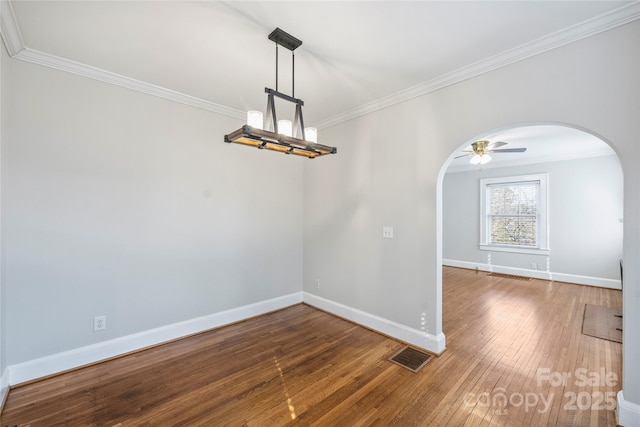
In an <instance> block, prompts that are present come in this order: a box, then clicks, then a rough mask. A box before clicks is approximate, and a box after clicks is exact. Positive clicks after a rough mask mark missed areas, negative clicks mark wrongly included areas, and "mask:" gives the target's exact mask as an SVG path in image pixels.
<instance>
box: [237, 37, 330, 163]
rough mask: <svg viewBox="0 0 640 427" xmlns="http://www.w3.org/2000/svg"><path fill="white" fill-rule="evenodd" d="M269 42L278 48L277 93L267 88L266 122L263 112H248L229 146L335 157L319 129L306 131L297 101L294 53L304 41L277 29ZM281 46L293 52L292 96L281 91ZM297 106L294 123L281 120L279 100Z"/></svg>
mask: <svg viewBox="0 0 640 427" xmlns="http://www.w3.org/2000/svg"><path fill="white" fill-rule="evenodd" d="M269 40H271V41H273V42H275V45H276V89H275V90H273V89H270V88H265V89H264V91H265V93H266V94H267V110H266V118H265V119H264V121H263V115H262V112H260V111H256V110H250V111H248V112H247V124H245V125H244V126H242V127H241V128H240V129H237V130H235V131H233V132H231V133H229V134H227V135H225V136H224V141H225V142H227V143H236V144H243V145H248V146H253V147H256V148H259V149H266V150H272V151H278V152H281V153H285V154H294V155H297V156H303V157H307V158H310V159H313V158H316V157H320V156H324V155H327V154H335V153H336V152H337V149H336V147H330V146H327V145H322V144H318V131H317V129H316V128H305V127H304V119H303V117H302V106H303V105H304V101H303V100H301V99H298V98H296V97H295V54H294V51H295V50H296V49H297V48H298V47H299V46H300V45H301V44H302V41H300V40H298V39H297V38H295V37H293V36H292V35H290V34H288V33H286V32H285V31H282V30H281V29H280V28H276V29H275V30H273V31H272V32H271V34H269ZM278 46H282V47H285V48H287V49H289V50H290V51H291V58H292V60H291V63H292V84H291V86H292V93H291V96H289V95H287V94H284V93H282V92H280V91H278ZM276 97H277V98H279V99H282V100H285V101H288V102H291V103H293V104H295V114H294V118H293V122H292V121H290V120H278V119H277V115H276V107H275V98H276Z"/></svg>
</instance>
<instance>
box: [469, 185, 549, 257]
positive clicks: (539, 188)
mask: <svg viewBox="0 0 640 427" xmlns="http://www.w3.org/2000/svg"><path fill="white" fill-rule="evenodd" d="M480 194H481V197H480V212H481V214H480V215H481V217H480V249H486V250H492V251H505V252H523V253H536V254H547V255H548V253H549V249H548V246H547V241H548V230H547V175H546V174H536V175H524V176H512V177H504V178H489V179H482V180H480Z"/></svg>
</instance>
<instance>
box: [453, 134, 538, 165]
mask: <svg viewBox="0 0 640 427" xmlns="http://www.w3.org/2000/svg"><path fill="white" fill-rule="evenodd" d="M507 144H508V142H502V141H495V142H490V141H487V140H480V141H476V142H474V143H473V144H471V145H470V146H469V147H467V148H465V149H464V150H462V151H463V152H464V153H465V154H463V155H462V156H458V157H456V159H458V158H460V157H465V156H470V155H473V157H471V160H470V161H469V162H470V163H471V164H473V165H477V164H480V165H484V164H485V163H489V162H490V161H491V156H489V154H487V153H524V152H525V151H527V149H526V148H524V147H523V148H501V149H497V148H498V147H503V146H505V145H507Z"/></svg>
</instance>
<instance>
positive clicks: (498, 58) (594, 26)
mask: <svg viewBox="0 0 640 427" xmlns="http://www.w3.org/2000/svg"><path fill="white" fill-rule="evenodd" d="M638 19H640V1H636V2H634V3H630V4H628V5H625V6H622V7H619V8H617V9H614V10H612V11H610V12H607V13H604V14H602V15H599V16H596V17H594V18H591V19H588V20H586V21H583V22H581V23H578V24H575V25H573V26H571V27H567V28H565V29H563V30H560V31H556V32H555V33H552V34H549V35H547V36H544V37H541V38H539V39H536V40H533V41H531V42H528V43H525V44H523V45H520V46H518V47H516V48H513V49H509V50H506V51H504V52H501V53H499V54H497V55H494V56H490V57H488V58H485V59H483V60H481V61H478V62H475V63H473V64H470V65H468V66H465V67H461V68H458V69H457V70H454V71H452V72H450V73H446V74H443V75H441V76H440V77H437V78H435V79H432V80H429V81H426V82H423V83H420V84H418V85H416V86H413V87H410V88H408V89H405V90H403V91H400V92H397V93H395V94H393V95H390V96H387V97H383V98H380V99H377V100H375V101H373V102H370V103H368V104H365V105H362V106H360V107H357V108H354V109H352V110H349V111H346V112H344V113H342V114H338V115H336V116H333V117H331V118H329V119H326V120H323V121H320V122H317V123H315V127H317V128H318V129H322V128H326V127H329V126H334V125H337V124H339V123H342V122H346V121H348V120H352V119H355V118H356V117H360V116H364V115H365V114H369V113H373V112H374V111H378V110H382V109H383V108H387V107H390V106H392V105H395V104H399V103H402V102H405V101H408V100H410V99H412V98H416V97H418V96H421V95H425V94H427V93H430V92H434V91H436V90H438V89H442V88H444V87H447V86H450V85H453V84H455V83H459V82H461V81H463V80H467V79H470V78H472V77H476V76H479V75H481V74H484V73H487V72H489V71H493V70H496V69H498V68H501V67H505V66H507V65H510V64H513V63H514V62H518V61H522V60H524V59H527V58H530V57H532V56H535V55H538V54H541V53H544V52H547V51H549V50H552V49H556V48H558V47H561V46H564V45H566V44H569V43H573V42H576V41H578V40H581V39H584V38H587V37H590V36H593V35H595V34H598V33H601V32H604V31H607V30H611V29H613V28H616V27H619V26H621V25H624V24H628V23H630V22H633V21H636V20H638Z"/></svg>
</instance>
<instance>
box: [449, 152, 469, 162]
mask: <svg viewBox="0 0 640 427" xmlns="http://www.w3.org/2000/svg"><path fill="white" fill-rule="evenodd" d="M470 154H471V153H467V154H463V155H462V156H456V157H454V158H453V159H454V160H455V159H459V158H460V157H467V156H468V155H470Z"/></svg>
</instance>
